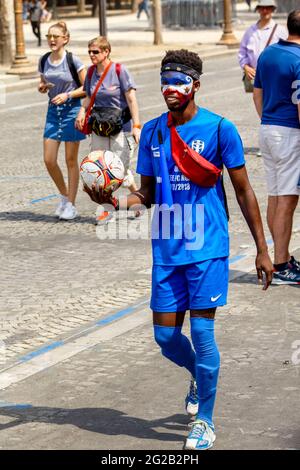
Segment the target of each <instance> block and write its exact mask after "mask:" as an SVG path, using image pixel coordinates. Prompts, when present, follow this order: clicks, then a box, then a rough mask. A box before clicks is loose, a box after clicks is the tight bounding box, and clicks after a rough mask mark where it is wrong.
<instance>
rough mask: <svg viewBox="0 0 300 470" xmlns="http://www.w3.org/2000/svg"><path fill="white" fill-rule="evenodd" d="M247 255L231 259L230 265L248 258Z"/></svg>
mask: <svg viewBox="0 0 300 470" xmlns="http://www.w3.org/2000/svg"><path fill="white" fill-rule="evenodd" d="M246 256H247V255H236V256H233V257H232V258H229V264H233V263H236V262H237V261H240V259H243V258H246Z"/></svg>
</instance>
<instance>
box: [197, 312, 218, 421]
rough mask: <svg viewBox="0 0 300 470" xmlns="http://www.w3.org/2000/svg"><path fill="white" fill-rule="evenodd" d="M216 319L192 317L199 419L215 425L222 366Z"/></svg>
mask: <svg viewBox="0 0 300 470" xmlns="http://www.w3.org/2000/svg"><path fill="white" fill-rule="evenodd" d="M214 324H215V322H214V320H211V319H208V318H202V317H192V318H191V336H192V341H193V345H194V349H195V352H196V381H197V387H198V397H199V412H198V414H197V419H201V420H203V421H206V422H207V423H208V424H209V425H210V426H211V427H213V420H212V416H213V409H214V404H215V398H216V391H217V382H218V375H219V368H220V354H219V350H218V347H217V344H216V341H215V335H214Z"/></svg>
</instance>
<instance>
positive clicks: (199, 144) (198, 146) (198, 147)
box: [192, 140, 205, 153]
mask: <svg viewBox="0 0 300 470" xmlns="http://www.w3.org/2000/svg"><path fill="white" fill-rule="evenodd" d="M204 147H205V143H204V142H203V140H193V142H192V149H193V150H195V151H196V152H197V153H202V152H203V150H204Z"/></svg>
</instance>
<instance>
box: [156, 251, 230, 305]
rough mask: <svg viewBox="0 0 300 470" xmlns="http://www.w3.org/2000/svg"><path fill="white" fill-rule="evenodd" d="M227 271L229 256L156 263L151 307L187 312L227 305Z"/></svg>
mask: <svg viewBox="0 0 300 470" xmlns="http://www.w3.org/2000/svg"><path fill="white" fill-rule="evenodd" d="M228 275H229V263H228V257H225V258H216V259H209V260H205V261H201V262H199V263H193V264H186V265H183V266H153V268H152V295H151V303H150V307H151V309H152V310H153V311H155V312H184V311H186V310H191V309H192V310H204V309H207V308H214V307H220V306H222V305H226V302H227V291H228Z"/></svg>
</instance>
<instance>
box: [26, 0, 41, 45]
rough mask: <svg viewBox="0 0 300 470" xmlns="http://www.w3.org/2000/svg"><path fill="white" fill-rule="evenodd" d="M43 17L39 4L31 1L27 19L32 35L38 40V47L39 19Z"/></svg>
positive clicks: (39, 34)
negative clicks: (28, 19)
mask: <svg viewBox="0 0 300 470" xmlns="http://www.w3.org/2000/svg"><path fill="white" fill-rule="evenodd" d="M42 15H43V9H42V5H41V2H39V1H37V0H32V1H31V3H30V6H29V18H30V23H31V27H32V32H33V34H34V35H35V36H36V37H37V39H38V44H37V45H38V46H39V47H40V46H41V45H42V39H41V19H42Z"/></svg>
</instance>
